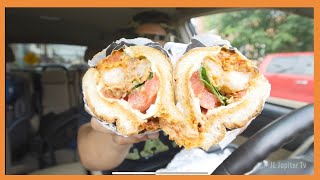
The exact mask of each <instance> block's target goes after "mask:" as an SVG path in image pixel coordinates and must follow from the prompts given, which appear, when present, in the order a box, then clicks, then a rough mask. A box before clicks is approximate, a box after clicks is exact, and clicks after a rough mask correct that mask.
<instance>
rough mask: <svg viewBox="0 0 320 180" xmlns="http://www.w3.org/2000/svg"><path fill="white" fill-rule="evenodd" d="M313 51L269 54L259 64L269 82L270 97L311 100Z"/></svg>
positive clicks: (302, 100)
mask: <svg viewBox="0 0 320 180" xmlns="http://www.w3.org/2000/svg"><path fill="white" fill-rule="evenodd" d="M313 67H314V53H313V52H291V53H277V54H270V55H268V56H266V57H265V59H264V60H263V61H262V63H261V64H260V66H259V70H260V72H262V73H263V74H264V75H265V77H266V78H267V79H268V80H269V82H270V84H271V95H270V96H271V97H277V98H284V99H290V100H295V101H301V102H310V103H311V102H313V81H314V80H313V71H314V68H313Z"/></svg>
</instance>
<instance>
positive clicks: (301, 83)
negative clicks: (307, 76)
mask: <svg viewBox="0 0 320 180" xmlns="http://www.w3.org/2000/svg"><path fill="white" fill-rule="evenodd" d="M296 84H299V85H307V84H308V81H307V80H296Z"/></svg>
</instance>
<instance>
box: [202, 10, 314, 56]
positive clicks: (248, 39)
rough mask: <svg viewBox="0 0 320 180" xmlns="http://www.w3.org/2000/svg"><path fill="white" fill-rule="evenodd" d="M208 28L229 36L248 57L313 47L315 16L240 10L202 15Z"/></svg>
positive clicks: (275, 11) (307, 49) (206, 28)
mask: <svg viewBox="0 0 320 180" xmlns="http://www.w3.org/2000/svg"><path fill="white" fill-rule="evenodd" d="M202 21H203V23H204V26H205V31H210V30H211V31H212V30H216V32H215V33H217V34H218V35H220V36H221V37H222V38H225V39H228V40H229V41H230V42H231V44H232V45H233V46H234V47H237V48H238V49H239V50H240V51H242V52H243V53H244V54H245V55H246V56H247V57H249V58H251V59H258V58H260V57H263V56H265V55H266V54H268V53H275V52H294V51H313V19H311V18H307V17H303V16H300V15H295V14H291V13H287V12H283V11H277V10H271V9H258V10H241V11H236V12H228V13H223V14H217V15H210V16H205V17H203V19H202Z"/></svg>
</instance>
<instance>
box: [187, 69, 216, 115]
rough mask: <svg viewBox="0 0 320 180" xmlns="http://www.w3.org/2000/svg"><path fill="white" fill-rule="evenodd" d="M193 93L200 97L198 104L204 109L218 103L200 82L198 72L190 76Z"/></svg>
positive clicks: (213, 106)
mask: <svg viewBox="0 0 320 180" xmlns="http://www.w3.org/2000/svg"><path fill="white" fill-rule="evenodd" d="M190 82H191V87H192V89H193V92H194V94H195V95H196V96H197V97H199V98H200V106H201V107H203V108H205V109H213V108H215V107H217V106H219V105H220V102H219V99H218V98H217V97H216V96H215V95H214V94H212V93H211V92H209V91H208V90H207V89H206V88H205V86H204V84H203V83H202V82H201V80H200V77H199V72H195V73H193V74H192V76H191V78H190Z"/></svg>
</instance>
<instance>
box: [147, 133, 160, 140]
mask: <svg viewBox="0 0 320 180" xmlns="http://www.w3.org/2000/svg"><path fill="white" fill-rule="evenodd" d="M158 136H159V134H158V133H155V134H148V138H149V139H156V138H158Z"/></svg>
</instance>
